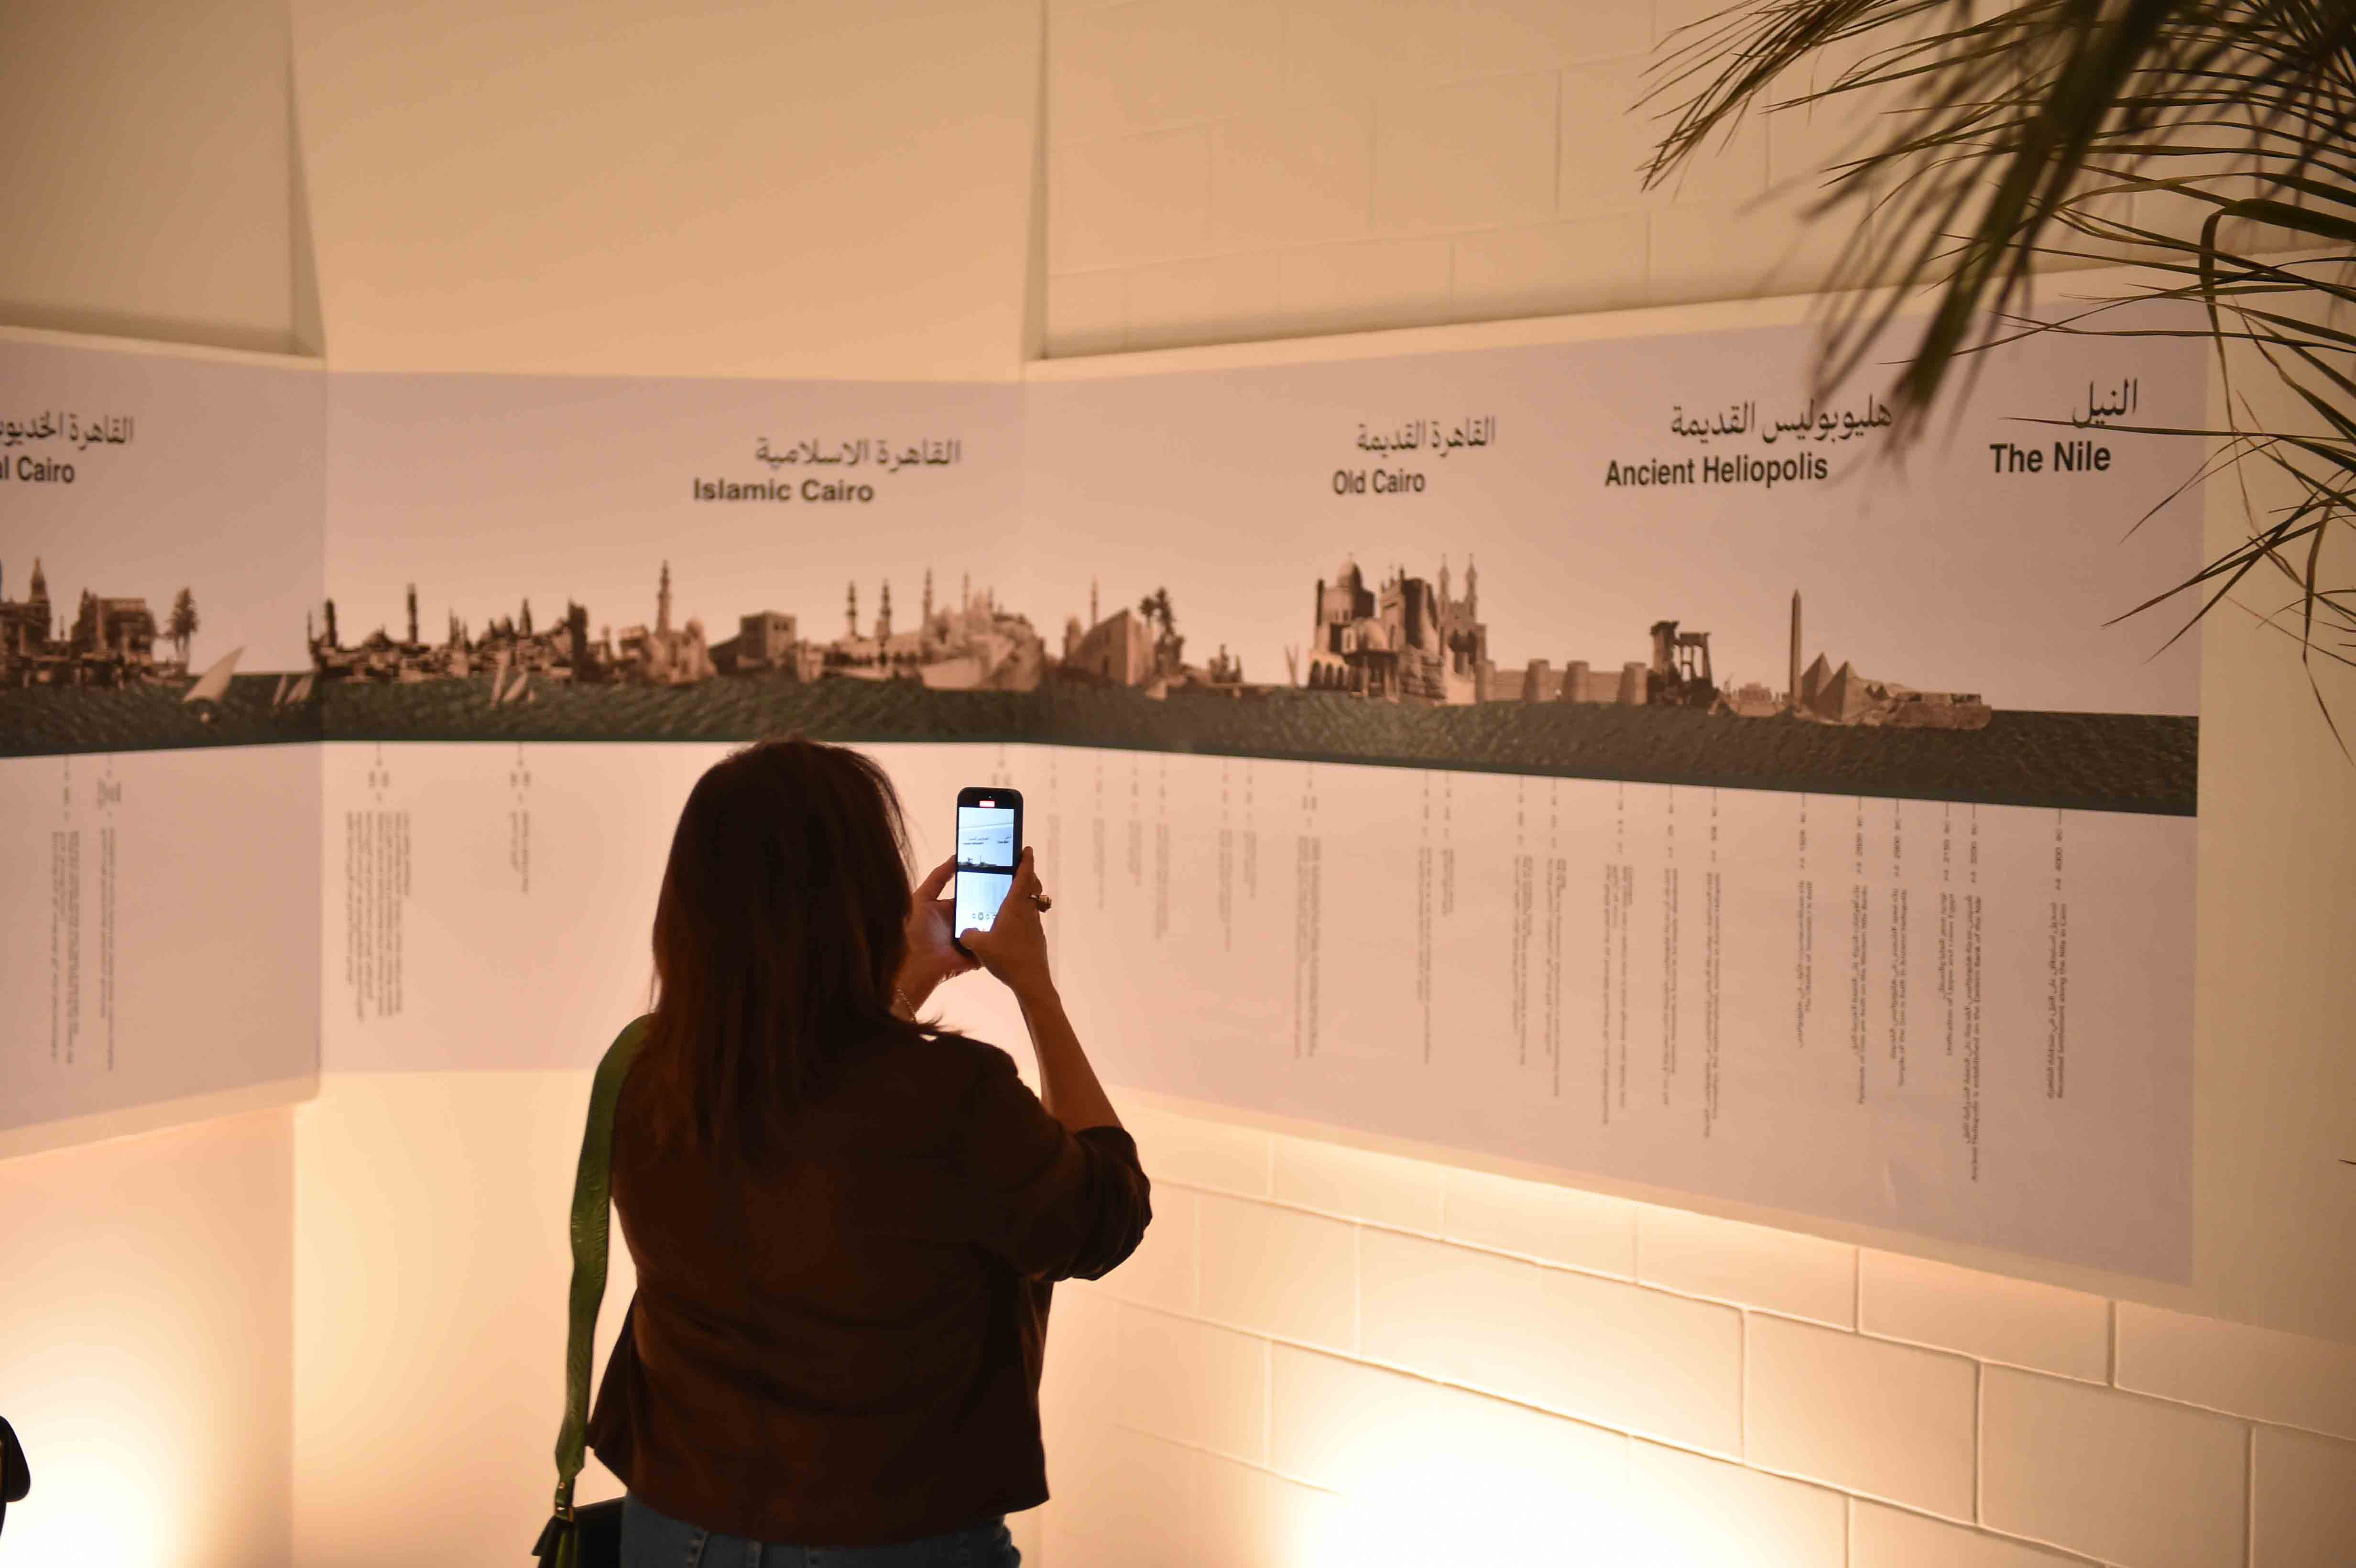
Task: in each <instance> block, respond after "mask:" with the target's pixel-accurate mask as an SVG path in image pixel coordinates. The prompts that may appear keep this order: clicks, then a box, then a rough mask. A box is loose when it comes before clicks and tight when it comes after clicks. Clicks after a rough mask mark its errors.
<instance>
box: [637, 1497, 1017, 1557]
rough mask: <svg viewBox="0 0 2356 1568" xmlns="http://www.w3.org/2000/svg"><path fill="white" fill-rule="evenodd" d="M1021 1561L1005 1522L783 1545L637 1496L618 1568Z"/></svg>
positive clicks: (990, 1521) (991, 1521)
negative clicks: (922, 1534) (881, 1539)
mask: <svg viewBox="0 0 2356 1568" xmlns="http://www.w3.org/2000/svg"><path fill="white" fill-rule="evenodd" d="M1022 1563H1023V1553H1021V1552H1017V1551H1015V1550H1014V1540H1013V1538H1012V1536H1010V1535H1008V1534H1007V1533H1006V1521H1005V1520H997V1519H993V1520H988V1521H987V1522H985V1523H982V1524H977V1525H974V1526H972V1527H971V1528H970V1529H967V1530H959V1531H951V1532H950V1533H948V1534H947V1535H935V1536H928V1537H926V1539H925V1540H923V1541H902V1542H901V1543H899V1544H898V1545H896V1546H785V1545H780V1544H777V1543H776V1542H774V1541H766V1542H765V1541H747V1540H745V1539H744V1537H743V1536H741V1535H720V1534H716V1533H714V1532H713V1531H708V1530H704V1529H701V1528H700V1527H699V1526H696V1525H692V1524H682V1523H680V1521H679V1520H675V1519H670V1518H668V1517H666V1516H665V1515H662V1514H659V1513H657V1512H656V1511H655V1510H654V1509H650V1508H648V1506H647V1505H646V1504H644V1503H642V1502H640V1501H639V1500H638V1499H636V1498H630V1499H626V1501H625V1502H624V1503H623V1505H622V1568H1021V1565H1022Z"/></svg>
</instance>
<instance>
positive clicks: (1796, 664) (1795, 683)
mask: <svg viewBox="0 0 2356 1568" xmlns="http://www.w3.org/2000/svg"><path fill="white" fill-rule="evenodd" d="M1783 706H1784V707H1785V708H1786V709H1790V710H1791V711H1792V712H1794V713H1797V712H1798V711H1799V710H1800V591H1799V590H1798V589H1796V588H1794V589H1793V590H1792V684H1791V685H1790V686H1789V687H1787V688H1784V692H1783Z"/></svg>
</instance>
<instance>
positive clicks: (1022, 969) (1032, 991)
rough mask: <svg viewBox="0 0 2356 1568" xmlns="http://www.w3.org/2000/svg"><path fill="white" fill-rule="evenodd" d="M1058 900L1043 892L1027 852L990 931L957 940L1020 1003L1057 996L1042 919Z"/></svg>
mask: <svg viewBox="0 0 2356 1568" xmlns="http://www.w3.org/2000/svg"><path fill="white" fill-rule="evenodd" d="M927 880H929V879H927ZM1054 902H1055V901H1054V900H1052V899H1050V898H1048V897H1047V895H1046V894H1045V893H1044V892H1042V891H1040V888H1039V871H1038V868H1037V866H1036V865H1035V864H1034V863H1033V859H1032V854H1031V851H1030V850H1029V849H1028V848H1025V849H1024V850H1023V859H1022V861H1021V863H1020V864H1019V865H1018V866H1017V867H1016V868H1015V871H1014V883H1013V885H1012V887H1010V888H1008V889H1007V891H1006V901H1005V902H1004V903H1003V904H1001V905H1000V906H999V910H998V918H997V919H996V920H995V921H993V922H991V926H990V929H989V930H987V931H981V930H973V931H968V932H963V933H959V935H958V942H959V943H961V944H963V945H964V947H965V950H966V951H967V952H969V953H970V954H972V955H973V956H974V958H975V959H976V960H977V961H978V962H979V963H980V965H981V966H982V967H983V968H984V969H987V970H989V971H990V973H991V975H992V976H995V977H996V978H997V979H998V980H999V982H1000V983H1001V984H1002V985H1004V986H1005V987H1006V988H1007V989H1008V990H1010V991H1012V992H1013V993H1014V995H1015V997H1017V998H1018V999H1020V1000H1024V1001H1028V1000H1031V999H1033V998H1034V997H1045V996H1052V995H1053V994H1054V992H1055V980H1054V979H1053V977H1052V976H1049V974H1048V972H1047V931H1046V927H1045V926H1044V925H1043V924H1042V923H1040V920H1039V917H1040V916H1041V915H1042V914H1044V913H1045V912H1047V911H1048V910H1049V909H1051V908H1053V907H1054Z"/></svg>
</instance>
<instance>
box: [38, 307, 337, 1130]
mask: <svg viewBox="0 0 2356 1568" xmlns="http://www.w3.org/2000/svg"><path fill="white" fill-rule="evenodd" d="M326 386H327V378H326V377H325V376H324V375H323V374H321V373H320V372H319V370H318V369H317V368H316V367H314V366H308V365H305V364H304V363H303V362H300V361H291V360H272V359H265V358H263V357H259V356H225V355H200V354H190V353H176V352H170V351H165V350H156V349H147V348H138V349H134V348H131V347H100V346H95V345H72V344H68V343H65V342H61V341H56V340H47V341H44V340H37V339H36V338H34V337H33V336H30V335H26V336H12V337H9V338H5V339H0V473H5V478H0V517H5V524H6V528H5V534H0V880H5V883H6V884H7V885H8V886H10V887H13V888H16V889H18V890H21V896H19V897H17V898H15V899H13V900H11V901H10V902H9V905H8V909H7V912H6V921H7V927H6V931H5V937H0V996H6V997H9V998H11V1001H12V1006H11V1008H10V1014H11V1022H10V1033H9V1036H8V1039H7V1047H6V1057H5V1062H4V1063H0V1083H5V1094H0V1133H7V1132H11V1131H16V1130H21V1129H26V1128H28V1127H32V1126H35V1125H40V1124H46V1123H55V1122H61V1121H65V1120H68V1119H79V1118H87V1117H93V1116H102V1115H105V1114H107V1113H111V1112H116V1111H121V1110H125V1109H127V1108H131V1107H136V1106H142V1105H148V1104H156V1103H160V1102H167V1101H174V1100H184V1099H190V1098H192V1097H195V1096H202V1095H210V1094H216V1093H220V1092H223V1091H231V1090H241V1089H245V1088H248V1087H251V1086H254V1085H260V1084H266V1083H277V1082H280V1081H307V1080H308V1079H309V1078H310V1077H311V1076H312V1074H314V1073H315V1072H316V1070H317V1041H318V1033H319V992H318V971H319V958H318V955H319V947H318V941H319V938H318V925H317V922H316V919H315V918H313V911H314V909H315V908H316V889H317V886H318V879H319V866H320V837H319V758H318V753H317V751H316V746H315V744H314V742H316V740H317V738H318V735H319V722H318V709H317V705H316V700H315V688H314V683H313V682H312V680H311V678H310V677H309V675H308V673H307V670H306V663H307V660H306V654H305V648H304V645H303V641H302V628H303V622H304V616H305V614H306V613H310V612H311V611H313V610H314V609H315V607H316V603H317V601H318V599H319V597H320V592H321V582H322V579H321V576H320V549H321V539H320V532H319V517H320V507H321V501H322V461H323V456H324V436H325V430H324V399H325V393H326Z"/></svg>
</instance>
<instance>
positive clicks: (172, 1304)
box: [0, 1111, 294, 1568]
mask: <svg viewBox="0 0 2356 1568" xmlns="http://www.w3.org/2000/svg"><path fill="white" fill-rule="evenodd" d="M287 1115H288V1113H285V1112H283V1111H282V1112H264V1113H258V1114H255V1115H246V1116H237V1117H232V1118H230V1119H228V1120H225V1121H221V1122H216V1123H210V1124H205V1125H198V1126H194V1127H189V1128H184V1129H179V1130H176V1131H172V1132H167V1133H157V1134H153V1135H149V1136H144V1137H136V1138H127V1139H123V1140H120V1141H117V1142H111V1143H102V1144H96V1145H92V1146H90V1147H83V1148H76V1149H68V1150H62V1151H59V1152H57V1153H53V1154H43V1155H35V1156H31V1157H26V1158H22V1159H16V1160H10V1161H7V1162H5V1163H0V1257H5V1259H6V1260H7V1265H6V1273H5V1276H0V1409H4V1410H5V1414H6V1415H7V1417H8V1419H9V1421H10V1422H11V1423H12V1424H14V1425H15V1426H16V1434H17V1435H18V1436H19V1437H20V1438H22V1439H23V1441H24V1444H25V1450H26V1454H27V1457H28V1459H29V1460H30V1462H31V1465H32V1470H33V1490H32V1493H31V1495H30V1496H29V1497H27V1499H25V1500H24V1501H23V1502H21V1503H18V1504H16V1506H14V1507H12V1508H11V1509H9V1510H8V1518H7V1526H6V1534H5V1538H0V1563H11V1564H14V1563H25V1564H28V1565H30V1564H50V1563H58V1564H65V1563H71V1564H73V1565H74V1568H118V1565H119V1568H183V1565H187V1568H196V1565H199V1564H212V1563H275V1562H283V1561H284V1560H285V1557H286V1553H287V1550H288V1541H287V1535H286V1528H285V1524H286V1518H287V1513H286V1505H287V1492H288V1488H289V1473H288V1445H289V1437H290V1434H291V1431H292V1425H293V1388H292V1377H291V1372H290V1370H289V1367H288V1364H287V1356H286V1349H285V1347H286V1344H287V1341H288V1339H289V1338H290V1336H291V1333H292V1329H293V1270H292V1264H291V1253H292V1245H293V1213H292V1210H293V1159H294V1156H293V1137H292V1134H291V1131H290V1129H289V1126H288V1121H287Z"/></svg>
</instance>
